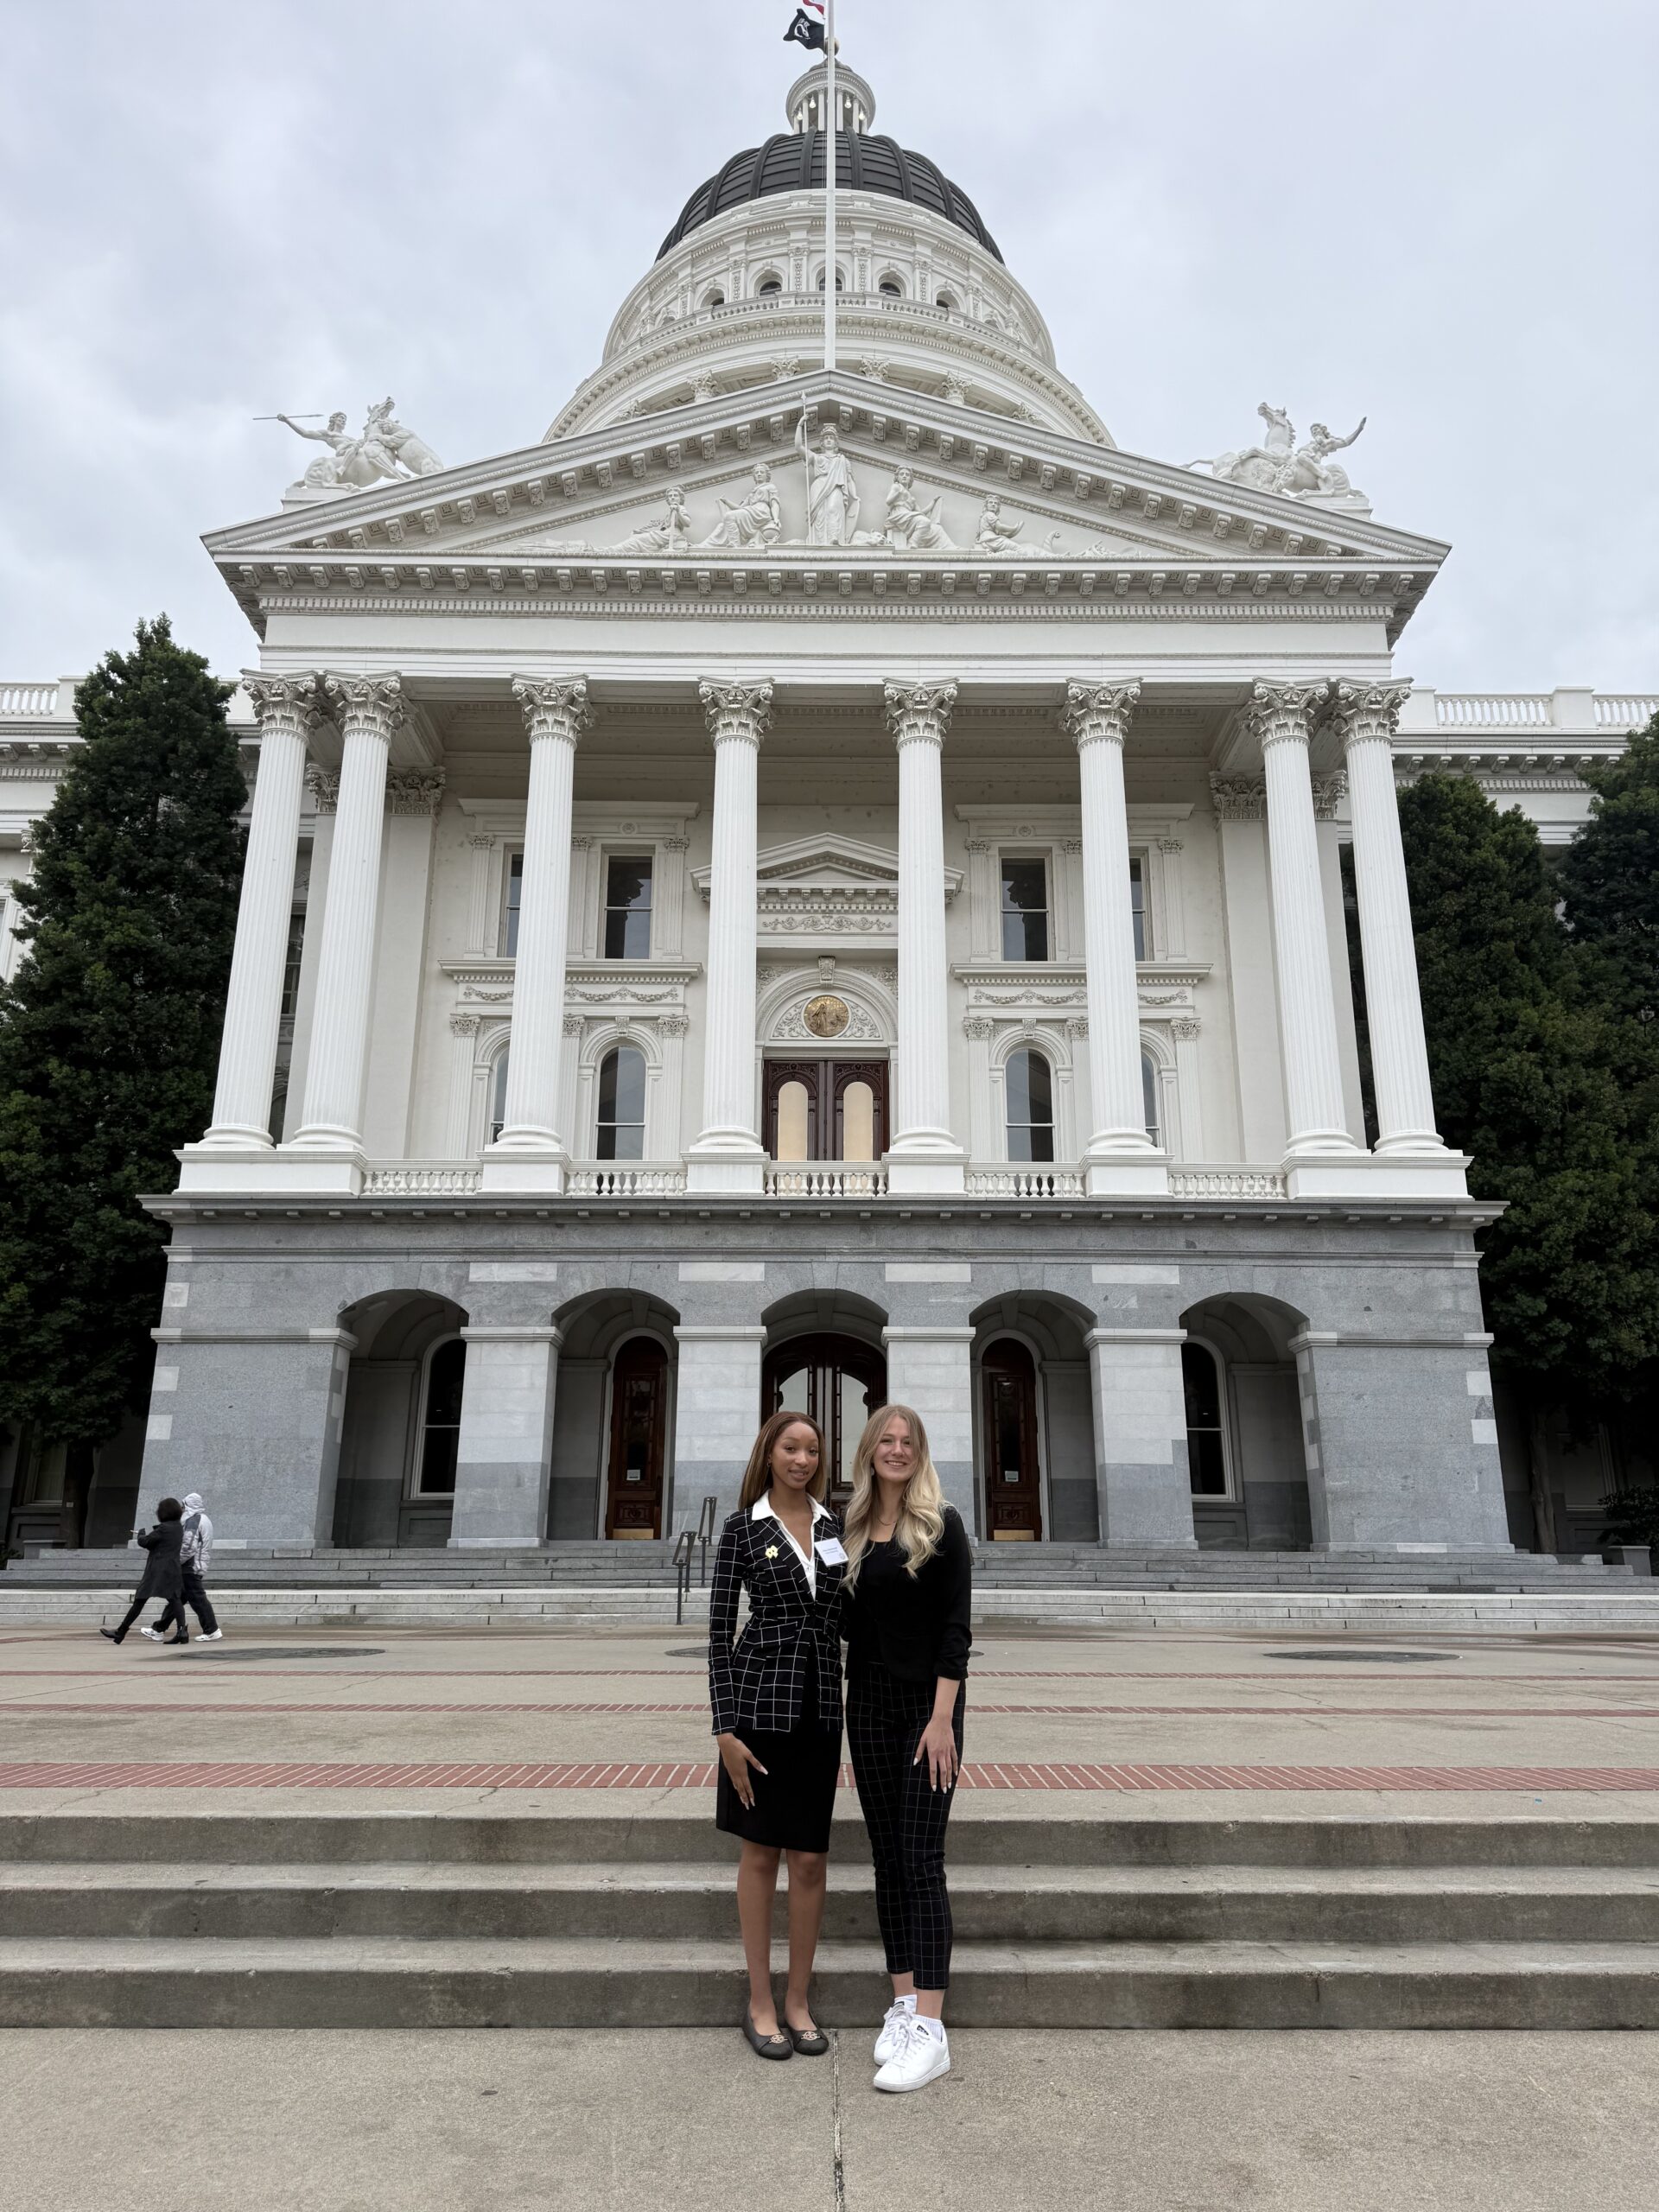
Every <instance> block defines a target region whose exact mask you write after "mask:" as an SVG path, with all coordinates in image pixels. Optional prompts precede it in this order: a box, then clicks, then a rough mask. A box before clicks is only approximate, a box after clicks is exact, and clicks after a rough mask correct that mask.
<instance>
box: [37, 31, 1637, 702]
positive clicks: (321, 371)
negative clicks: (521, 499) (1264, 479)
mask: <svg viewBox="0 0 1659 2212" xmlns="http://www.w3.org/2000/svg"><path fill="white" fill-rule="evenodd" d="M841 12H842V45H843V50H844V51H845V52H846V54H847V57H848V59H849V60H850V61H852V62H853V63H854V64H855V66H856V67H859V68H860V69H861V70H862V71H863V72H864V73H866V74H867V75H868V77H869V78H870V79H872V81H873V83H874V86H875V89H876V92H877V95H878V99H879V100H880V127H881V128H884V129H890V130H893V133H894V135H896V136H897V137H899V138H900V139H901V140H902V141H903V142H904V143H906V144H909V145H913V146H918V147H920V148H922V149H925V150H926V151H927V152H928V153H930V154H931V155H932V156H934V158H935V159H936V160H938V162H940V163H941V164H942V165H943V166H944V168H946V169H947V170H948V171H949V172H950V174H951V175H953V176H955V177H957V179H958V180H959V181H960V182H961V183H962V185H963V188H965V189H966V190H967V191H968V192H969V194H971V195H972V197H973V198H974V199H975V200H976V202H977V204H978V205H979V207H980V208H981V211H982V213H983V215H984V216H985V219H986V220H987V222H988V224H989V226H990V227H991V229H992V231H993V232H995V235H996V236H997V238H998V239H999V241H1000V243H1001V246H1002V248H1003V251H1004V252H1005V254H1006V255H1007V259H1008V262H1009V264H1010V266H1011V267H1012V269H1013V270H1014V273H1015V274H1016V275H1017V276H1018V277H1020V279H1021V280H1022V281H1023V282H1024V283H1026V284H1027V287H1028V288H1029V289H1030V290H1031V291H1032V293H1033V296H1035V298H1036V300H1037V302H1038V303H1039V307H1040V308H1042V309H1043V311H1044V313H1045V314H1046V316H1047V317H1048V319H1049V321H1050V323H1051V326H1052V328H1053V331H1054V335H1055V341H1056V345H1057V347H1058V352H1059V355H1060V359H1061V363H1062V365H1063V366H1064V367H1065V370H1066V371H1067V372H1068V373H1069V374H1070V375H1071V376H1072V377H1073V378H1075V379H1076V381H1077V383H1078V384H1079V385H1082V387H1083V389H1084V391H1085V392H1086V393H1087V394H1088V396H1089V397H1090V400H1091V401H1092V402H1093V404H1095V405H1096V407H1097V408H1098V409H1099V410H1100V412H1101V413H1102V414H1103V416H1104V417H1105V419H1106V421H1107V422H1108V423H1109V425H1110V426H1111V429H1112V431H1113V434H1114V435H1115V436H1116V438H1117V439H1118V441H1119V442H1120V443H1121V444H1122V445H1124V446H1125V447H1127V448H1129V449H1131V450H1133V451H1136V452H1142V453H1147V454H1154V455H1156V456H1158V457H1159V458H1160V459H1163V460H1166V461H1186V460H1190V459H1191V458H1192V456H1193V455H1194V454H1201V453H1207V452H1218V451H1220V450H1222V449H1223V448H1224V447H1227V446H1229V445H1232V444H1234V443H1236V442H1237V441H1238V440H1239V439H1240V438H1241V437H1242V436H1243V435H1245V434H1247V433H1248V432H1249V430H1250V429H1251V426H1252V424H1253V422H1254V413H1253V410H1254V408H1255V403H1256V401H1257V400H1258V399H1260V398H1262V397H1271V398H1273V399H1274V400H1276V401H1278V402H1280V403H1281V404H1286V405H1287V406H1288V407H1289V409H1290V410H1291V413H1292V415H1293V416H1294V418H1295V420H1296V421H1297V423H1299V424H1303V423H1306V422H1307V421H1308V420H1309V419H1310V418H1312V417H1313V416H1319V417H1320V418H1322V419H1323V420H1325V421H1327V422H1330V423H1334V424H1337V425H1338V426H1339V427H1341V426H1344V425H1345V424H1346V423H1349V422H1351V421H1357V419H1358V417H1359V416H1361V415H1362V414H1365V415H1369V416H1370V428H1369V429H1367V431H1366V434H1365V440H1364V442H1363V445H1362V446H1361V447H1360V448H1357V451H1356V453H1355V454H1354V455H1353V456H1352V461H1353V474H1354V475H1355V477H1356V480H1357V481H1359V482H1361V483H1363V484H1364V485H1365V486H1366V488H1367V489H1368V490H1369V491H1370V493H1372V495H1373V497H1374V498H1375V499H1376V504H1377V512H1378V514H1379V516H1380V517H1381V518H1383V519H1385V520H1388V521H1390V522H1395V523H1398V524H1401V525H1402V526H1403V527H1406V528H1408V529H1417V530H1421V531H1426V532H1428V533H1431V534H1434V535H1439V536H1444V537H1449V538H1451V539H1452V542H1453V543H1454V545H1455V547H1456V549H1457V550H1456V553H1455V556H1454V558H1453V560H1452V563H1451V564H1450V565H1449V566H1448V569H1447V571H1446V575H1444V576H1443V577H1442V579H1441V580H1440V582H1439V583H1438V584H1437V585H1436V587H1435V588H1434V590H1433V593H1431V594H1430V596H1429V600H1428V602H1427V606H1426V607H1425V608H1424V609H1423V611H1422V612H1421V613H1420V614H1419V615H1418V616H1417V617H1416V618H1415V620H1414V622H1413V624H1412V626H1411V627H1410V629H1409V630H1408V632H1407V634H1406V638H1405V639H1404V642H1403V644H1402V651H1401V656H1400V658H1401V664H1402V667H1403V668H1406V669H1408V670H1409V671H1411V672H1414V673H1415V674H1416V675H1417V676H1418V677H1420V678H1421V680H1422V681H1424V682H1429V683H1440V684H1441V685H1443V686H1446V687H1450V688H1455V687H1457V686H1459V685H1468V686H1472V687H1478V688H1494V689H1510V688H1516V689H1533V688H1547V687H1548V685H1550V684H1552V683H1567V682H1572V683H1586V682H1589V683H1596V684H1598V685H1599V686H1601V687H1602V688H1604V689H1625V688H1630V689H1635V688H1643V687H1650V686H1652V685H1653V684H1655V683H1656V682H1659V613H1656V609H1659V589H1656V584H1659V577H1656V569H1659V555H1656V552H1655V550H1654V533H1653V531H1652V527H1651V518H1652V516H1653V514H1654V512H1656V506H1659V500H1656V493H1659V481H1656V476H1659V462H1656V459H1655V448H1656V443H1659V442H1656V439H1655V437H1654V435H1653V430H1652V425H1651V423H1650V420H1649V417H1650V413H1651V368H1650V365H1651V363H1652V362H1653V360H1654V359H1656V358H1659V345H1656V338H1659V331H1656V321H1659V309H1656V305H1655V293H1656V287H1655V286H1654V284H1653V283H1652V274H1653V268H1654V257H1655V245H1656V236H1659V187H1656V165H1655V164H1654V163H1653V162H1651V160H1650V158H1649V150H1648V149H1649V128H1650V126H1649V116H1648V113H1647V111H1646V110H1647V97H1646V95H1647V92H1648V89H1649V87H1650V86H1651V85H1652V83H1653V81H1654V76H1655V64H1656V60H1659V29H1656V21H1655V18H1654V16H1653V12H1652V10H1650V9H1649V7H1647V6H1646V5H1644V4H1642V3H1641V0H1628V3H1627V0H1583V4H1581V5H1580V6H1579V7H1578V8H1577V9H1575V10H1572V11H1566V10H1560V9H1557V8H1554V7H1552V6H1545V5H1543V4H1541V0H1535V4H1532V5H1528V4H1524V0H1522V4H1504V5H1500V4H1498V0H1458V4H1456V5H1455V6H1450V7H1448V6H1447V5H1446V4H1445V0H1391V3H1390V4H1389V5H1386V6H1384V5H1383V4H1380V0H1337V4H1334V5H1333V4H1332V0H1281V4H1268V0H1254V3H1252V0H1189V4H1188V5H1187V6H1185V7H1184V8H1180V9H1159V10H1145V9H1142V10H1135V9H1130V8H1128V7H1113V8H1100V7H1097V6H1095V5H1092V4H1086V3H1085V0H1048V3H1047V4H1046V5H1039V6H1036V7H1027V8H1024V9H1020V10H1011V9H1010V8H1009V7H1008V6H1007V4H1006V0H957V4H956V5H955V6H954V7H953V8H952V9H951V10H950V11H949V25H950V35H949V36H948V37H947V36H945V35H943V34H942V31H941V22H942V11H941V10H939V8H938V5H937V0H880V4H878V0H842V10H841ZM785 19H786V10H785V6H784V0H702V4H700V5H699V6H698V7H697V8H696V9H695V10H636V9H631V8H623V7H620V6H615V5H612V6H607V7H596V6H594V5H592V4H578V0H493V4H491V5H490V6H488V7H487V8H476V9H473V10H467V11H465V12H464V13H458V12H457V11H456V10H454V8H453V7H452V6H450V5H448V4H440V0H405V4H404V5H403V6H402V7H400V8H399V9H397V10H396V11H394V12H391V13H388V11H386V10H385V9H383V8H378V7H371V6H369V5H366V4H364V0H330V4H327V5H323V4H321V0H284V4H282V5H280V6H278V5H276V4H269V3H268V4H264V5H260V4H257V0H254V3H253V4H245V5H243V6H240V7H238V8H234V9H230V8H226V7H225V6H224V5H223V4H222V0H151V4H149V6H147V7H145V8H143V9H136V8H133V7H132V6H131V5H130V0H56V3H55V4H54V6H53V7H51V8H49V9H48V8H44V7H33V8H31V7H27V6H25V5H23V4H21V0H11V5H10V9H9V10H8V12H7V38H8V48H9V52H8V74H9V78H10V84H11V88H12V97H11V100H10V129H9V132H8V136H7V140H6V143H5V144H4V146H3V148H0V208H3V210H4V211H6V212H5V213H3V214H0V441H3V449H0V469H3V477H0V480H3V483H4V485H5V491H6V497H5V499H4V502H3V505H0V671H3V673H4V674H5V675H6V676H7V677H13V678H27V677H36V678H38V677H50V676H52V675H55V674H57V673H59V672H60V671H65V670H71V669H79V668H84V667H85V666H86V665H87V664H89V663H90V662H91V661H92V660H93V659H94V658H96V657H97V656H98V655H99V653H100V652H103V651H104V650H105V648H106V647H107V646H108V645H111V644H113V643H115V642H117V641H118V640H119V639H122V638H124V636H125V635H126V634H127V633H129V632H130V629H131V627H132V625H133V623H134V622H135V621H136V620H137V619H138V617H139V616H141V615H143V614H147V613H153V612H155V611H156V609H158V608H160V607H166V608H167V609H168V611H169V612H170V613H172V614H173V615H174V617H175V621H176V623H177V625H178V626H179V630H180V633H181V636H183V637H184V638H186V639H188V640H189V641H190V642H192V643H194V644H195V645H198V646H200V649H201V650H203V651H205V652H207V653H209V654H210V655H211V657H212V658H213V661H214V662H215V664H217V665H219V666H220V667H223V668H227V669H228V668H233V667H237V666H239V665H241V664H243V663H245V662H246V661H248V660H249V659H251V658H252V656H253V653H254V650H255V641H254V639H253V638H252V636H251V632H248V630H247V629H246V627H245V624H244V623H243V621H242V620H241V618H240V616H239V615H238V613H237V611H236V609H235V607H233V605H232V603H231V601H230V600H229V598H228V596H227V594H226V593H225V592H224V591H223V589H222V588H221V586H220V585H219V582H218V581H217V579H216V578H215V576H214V575H213V573H212V571H211V569H209V567H208V564H207V561H206V558H205V556H204V555H203V554H202V552H201V550H200V545H199V543H197V539H198V537H199V535H200V532H201V531H203V530H205V529H208V528H212V527H214V526H217V525H219V524H226V523H229V522H233V521H238V520H242V519H245V518H249V517H251V516H253V515H257V514H259V513H263V512H269V511H270V508H271V507H272V506H273V505H274V504H275V501H276V499H277V495H278V493H279V492H280V490H281V487H282V486H283V484H284V483H285V482H287V481H288V480H289V479H290V478H291V477H292V476H294V475H295V474H297V473H298V469H299V467H300V466H301V464H302V461H304V460H305V459H306V458H308V457H309V456H308V454H307V452H306V451H305V449H303V448H300V447H298V446H297V445H296V442H295V440H294V439H293V438H292V436H291V435H290V434H289V432H287V431H286V430H284V429H283V428H282V426H281V425H280V424H277V423H255V422H254V421H253V420H252V418H253V417H254V416H257V415H264V414H268V413H270V412H271V411H272V410H275V409H277V408H282V409H284V410H289V411H299V410H310V409H315V408H330V407H335V406H343V407H346V408H347V409H349V410H351V411H352V412H353V418H354V419H355V417H356V416H357V414H358V413H359V411H360V410H361V409H362V407H363V406H364V404H365V403H366V402H367V400H368V399H369V398H371V397H378V396H379V395H380V394H381V393H383V392H385V391H392V392H395V393H396V394H397V399H398V403H399V411H400V413H401V414H402V416H403V417H404V420H405V421H407V422H410V423H412V424H413V425H414V426H415V427H416V429H419V431H420V432H421V434H422V435H423V436H424V437H426V438H427V439H428V440H429V442H431V443H432V444H433V445H434V446H435V448H436V449H437V450H438V452H439V453H441V454H442V455H443V456H444V458H445V459H446V460H448V461H461V460H467V459H473V458H475V457H478V456H481V455H484V454H489V453H492V452H497V451H505V450H509V449H511V448H516V447H518V446H521V445H523V444H524V443H526V442H529V441H531V440H532V439H534V438H536V437H537V436H538V435H540V433H541V431H542V429H543V427H544V426H545V424H546V423H548V422H550V420H551V419H552V417H553V416H554V415H555V414H556V412H557V410H558V409H559V407H560V406H561V405H562V404H563V402H564V400H565V399H566V398H567V397H569V394H570V392H571V391H573V390H574V388H575V385H577V384H578V383H579V382H580V381H581V379H582V377H583V376H584V375H586V374H587V373H588V371H589V370H590V369H591V368H592V367H593V365H594V363H595V362H596V361H597V359H598V358H599V354H600V352H601V347H602V346H603V343H604V337H605V333H606V330H607V327H608V324H609V321H610V318H611V315H612V314H613V311H614V309H615V308H616V307H617V305H618V304H619V303H620V301H621V299H622V298H623V296H625V295H626V292H627V291H628V289H630V287H631V286H632V284H633V283H634V282H635V281H636V280H637V279H638V277H639V276H640V275H642V274H643V273H644V271H645V269H646V268H647V267H648V266H649V264H650V263H651V261H652V257H653V256H654V255H655V253H656V251H657V248H658V245H659V244H660V242H661V239H662V237H663V235H664V232H666V231H667V229H668V228H669V226H670V224H671V222H672V221H673V219H674V217H675V215H676V214H677V212H678V210H679V207H680V206H681V204H682V203H683V200H684V199H685V198H686V196H687V195H688V194H690V191H691V190H692V189H693V188H694V187H695V186H696V184H697V183H698V182H699V181H701V180H702V178H703V177H704V176H706V175H709V173H710V172H711V171H712V170H713V169H715V168H716V167H718V165H719V164H720V163H721V162H722V161H723V160H724V159H726V158H727V156H729V155H730V154H731V153H733V152H734V151H735V150H737V149H738V148H740V147H741V146H745V145H753V144H754V143H757V142H758V141H759V140H760V138H761V137H764V136H765V135H766V133H767V132H768V131H770V130H773V129H776V128H779V127H781V115H782V99H783V94H784V92H785V89H786V87H787V86H788V84H789V82H790V81H791V78H792V76H793V75H794V74H795V73H796V71H797V65H798V62H799V61H800V60H801V56H800V55H799V54H798V52H794V51H791V49H789V48H785V46H784V45H783V43H782V38H781V27H782V22H784V20H785Z"/></svg>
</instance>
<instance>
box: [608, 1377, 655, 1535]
mask: <svg viewBox="0 0 1659 2212" xmlns="http://www.w3.org/2000/svg"><path fill="white" fill-rule="evenodd" d="M667 1458H668V1354H667V1352H666V1351H664V1348H663V1346H662V1345H661V1344H658V1343H657V1342H656V1340H655V1339H654V1338H651V1337H634V1338H631V1339H630V1341H629V1342H628V1343H626V1344H624V1345H623V1347H622V1349H621V1350H620V1351H619V1352H618V1353H617V1355H616V1359H615V1363H614V1364H613V1367H612V1369H611V1437H610V1454H609V1461H608V1467H607V1475H606V1482H605V1534H606V1535H607V1536H610V1537H613V1538H616V1539H619V1540H620V1541H623V1542H626V1541H630V1540H632V1541H635V1542H641V1541H645V1540H647V1539H648V1538H650V1537H652V1536H660V1535H662V1533H663V1469H664V1465H665V1463H666V1461H667Z"/></svg>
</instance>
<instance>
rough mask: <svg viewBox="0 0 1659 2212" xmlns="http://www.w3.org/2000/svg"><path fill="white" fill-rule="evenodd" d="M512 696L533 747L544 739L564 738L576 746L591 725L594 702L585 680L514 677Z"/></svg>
mask: <svg viewBox="0 0 1659 2212" xmlns="http://www.w3.org/2000/svg"><path fill="white" fill-rule="evenodd" d="M512 696H513V697H514V698H515V699H516V700H517V701H518V704H519V706H520V708H521V709H523V712H524V728H525V729H526V730H527V731H528V732H529V734H530V741H531V744H532V745H534V744H536V743H537V741H538V740H539V739H541V738H543V737H558V738H563V741H564V742H565V743H566V744H567V745H579V744H580V743H581V741H582V734H583V732H584V731H586V730H588V729H589V728H591V727H592V725H593V720H594V709H593V702H591V700H590V699H589V698H588V679H587V677H585V676H576V677H548V678H545V679H544V678H543V677H534V676H515V677H513V679H512Z"/></svg>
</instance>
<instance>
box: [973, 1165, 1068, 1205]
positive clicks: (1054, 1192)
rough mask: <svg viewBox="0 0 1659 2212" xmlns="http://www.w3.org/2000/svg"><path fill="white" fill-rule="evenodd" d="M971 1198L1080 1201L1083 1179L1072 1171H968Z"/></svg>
mask: <svg viewBox="0 0 1659 2212" xmlns="http://www.w3.org/2000/svg"><path fill="white" fill-rule="evenodd" d="M966 1181H967V1188H968V1195H969V1198H1081V1197H1082V1196H1083V1194H1084V1179H1083V1175H1082V1173H1081V1171H1080V1170H1078V1169H1077V1168H1075V1167H1012V1166H1010V1167H970V1168H969V1170H968V1173H967V1178H966Z"/></svg>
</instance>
